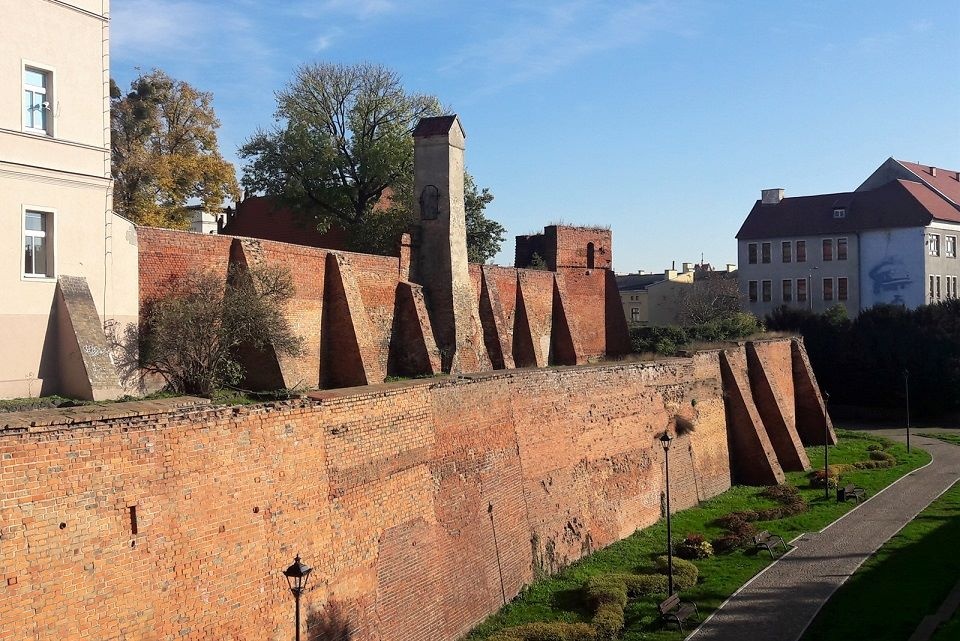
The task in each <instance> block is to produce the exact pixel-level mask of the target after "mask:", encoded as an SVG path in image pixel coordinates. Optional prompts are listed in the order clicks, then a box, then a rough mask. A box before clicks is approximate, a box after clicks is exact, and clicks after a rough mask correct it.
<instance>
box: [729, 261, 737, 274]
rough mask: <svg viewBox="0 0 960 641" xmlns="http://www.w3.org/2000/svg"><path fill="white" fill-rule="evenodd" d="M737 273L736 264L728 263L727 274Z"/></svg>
mask: <svg viewBox="0 0 960 641" xmlns="http://www.w3.org/2000/svg"><path fill="white" fill-rule="evenodd" d="M735 271H737V266H736V265H735V264H734V263H727V273H728V274H729V273H732V272H735Z"/></svg>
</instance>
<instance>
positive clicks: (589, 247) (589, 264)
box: [587, 243, 595, 269]
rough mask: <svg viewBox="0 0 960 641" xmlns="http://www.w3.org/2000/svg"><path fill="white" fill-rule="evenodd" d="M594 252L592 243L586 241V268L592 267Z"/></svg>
mask: <svg viewBox="0 0 960 641" xmlns="http://www.w3.org/2000/svg"><path fill="white" fill-rule="evenodd" d="M594 253H595V252H594V249H593V243H587V269H593V265H594Z"/></svg>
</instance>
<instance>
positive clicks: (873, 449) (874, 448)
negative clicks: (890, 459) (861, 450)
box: [867, 443, 883, 452]
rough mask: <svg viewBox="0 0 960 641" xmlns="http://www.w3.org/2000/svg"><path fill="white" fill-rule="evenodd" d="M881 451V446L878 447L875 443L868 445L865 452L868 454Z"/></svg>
mask: <svg viewBox="0 0 960 641" xmlns="http://www.w3.org/2000/svg"><path fill="white" fill-rule="evenodd" d="M882 450H883V446H882V445H879V444H877V443H874V444H873V445H868V446H867V451H868V452H880V451H882Z"/></svg>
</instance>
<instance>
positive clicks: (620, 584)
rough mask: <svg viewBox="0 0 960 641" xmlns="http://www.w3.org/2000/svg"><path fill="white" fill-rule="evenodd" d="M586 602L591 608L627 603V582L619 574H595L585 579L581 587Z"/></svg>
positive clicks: (621, 605) (621, 606)
mask: <svg viewBox="0 0 960 641" xmlns="http://www.w3.org/2000/svg"><path fill="white" fill-rule="evenodd" d="M583 589H584V593H585V596H586V600H587V603H589V604H590V606H591V607H593V608H602V607H603V606H605V605H611V604H613V605H617V606H619V607H620V608H621V609H622V608H623V607H624V606H625V605H627V584H626V581H625V580H624V576H623V575H620V574H597V575H594V576H592V577H590V578H589V579H587V582H586V584H585V585H584V587H583Z"/></svg>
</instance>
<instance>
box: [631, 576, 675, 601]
mask: <svg viewBox="0 0 960 641" xmlns="http://www.w3.org/2000/svg"><path fill="white" fill-rule="evenodd" d="M626 583H627V592H628V593H629V594H630V596H632V597H638V596H652V595H654V594H666V593H667V577H665V576H663V575H662V574H631V575H628V578H627V581H626Z"/></svg>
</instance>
